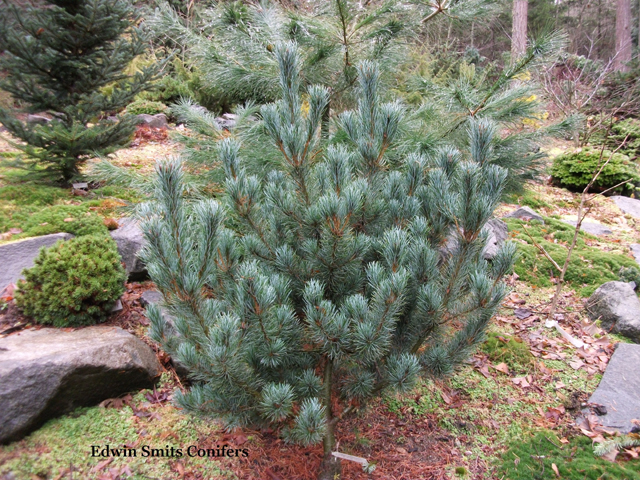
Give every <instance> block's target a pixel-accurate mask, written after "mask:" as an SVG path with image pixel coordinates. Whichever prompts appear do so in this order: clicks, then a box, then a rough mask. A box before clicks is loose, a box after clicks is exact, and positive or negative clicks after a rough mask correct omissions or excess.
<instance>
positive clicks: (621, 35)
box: [613, 0, 632, 72]
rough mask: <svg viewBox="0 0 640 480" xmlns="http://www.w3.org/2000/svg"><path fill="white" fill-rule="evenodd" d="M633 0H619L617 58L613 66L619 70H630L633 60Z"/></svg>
mask: <svg viewBox="0 0 640 480" xmlns="http://www.w3.org/2000/svg"><path fill="white" fill-rule="evenodd" d="M631 47H632V45H631V0H618V4H617V8H616V58H615V59H614V61H613V68H614V69H615V70H616V71H617V72H627V71H629V67H628V65H627V64H628V63H629V62H630V61H631Z"/></svg>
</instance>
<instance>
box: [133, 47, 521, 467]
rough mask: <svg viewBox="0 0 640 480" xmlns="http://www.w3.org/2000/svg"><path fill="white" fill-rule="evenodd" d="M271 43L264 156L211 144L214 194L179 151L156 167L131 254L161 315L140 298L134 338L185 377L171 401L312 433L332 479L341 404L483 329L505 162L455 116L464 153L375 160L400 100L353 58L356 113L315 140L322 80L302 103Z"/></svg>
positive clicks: (497, 295) (496, 267)
mask: <svg viewBox="0 0 640 480" xmlns="http://www.w3.org/2000/svg"><path fill="white" fill-rule="evenodd" d="M274 50H275V58H276V61H277V62H278V65H279V69H280V86H281V91H282V99H281V100H279V101H277V102H275V103H272V104H269V105H266V106H264V107H263V108H262V109H261V116H262V119H263V122H264V128H265V129H266V130H267V131H268V133H269V135H270V137H271V140H272V141H273V143H274V144H275V145H276V146H277V148H278V149H279V150H280V151H281V157H280V162H279V164H278V165H276V166H274V168H273V169H272V171H270V172H269V173H268V174H267V175H266V176H263V177H257V176H254V175H250V174H248V173H247V171H246V170H245V168H244V167H243V162H242V160H241V159H240V145H239V144H238V143H236V142H235V141H234V140H233V139H231V138H227V139H225V140H223V141H222V142H221V143H220V146H219V149H220V152H219V154H220V158H222V160H223V164H224V170H225V172H226V183H225V195H224V198H223V200H222V201H221V202H217V201H214V200H210V199H204V200H202V199H201V197H199V196H197V195H195V196H194V195H190V192H191V191H190V189H189V188H188V185H187V183H186V182H185V179H184V174H183V171H182V169H181V164H180V162H179V161H176V160H174V161H170V162H168V163H164V164H159V165H158V167H157V179H156V181H155V201H152V202H150V203H148V204H147V205H146V206H145V208H144V209H143V211H142V212H141V213H142V215H143V217H145V219H146V220H145V222H144V223H143V231H144V233H145V236H146V239H147V246H146V247H145V250H144V252H143V256H144V260H145V261H146V263H147V266H148V269H149V273H150V275H151V277H152V279H153V280H154V281H155V282H156V285H157V286H158V288H159V289H160V291H161V292H162V293H163V297H164V307H165V308H166V309H167V311H168V312H169V313H170V315H171V316H172V317H173V320H172V321H171V322H167V321H166V320H165V318H164V317H163V316H162V314H161V313H160V310H159V308H157V307H153V306H152V307H150V308H149V316H150V318H151V325H152V326H151V331H150V334H151V336H152V338H154V339H155V340H156V341H158V342H160V343H161V344H162V345H163V346H164V348H165V349H166V350H167V351H168V352H170V353H171V355H173V356H174V358H175V359H176V360H178V361H179V362H181V363H182V364H184V365H185V366H186V367H187V368H188V370H189V371H190V372H191V378H192V380H193V382H194V383H193V386H192V387H191V389H190V390H189V391H188V392H187V393H180V392H177V393H176V396H175V398H176V400H177V402H178V403H179V405H181V406H182V407H183V408H185V409H187V410H190V411H193V412H200V413H202V414H206V415H214V416H217V417H221V418H223V419H224V420H225V421H226V422H227V423H228V425H229V426H238V425H246V424H271V425H279V426H281V427H282V430H281V432H282V434H283V436H284V437H285V438H287V439H288V440H290V441H295V442H300V443H303V444H314V443H319V442H322V443H323V446H324V455H325V456H324V460H323V464H322V466H321V469H320V470H321V473H320V478H323V479H333V478H335V477H334V475H335V474H336V473H337V472H338V471H339V467H340V465H339V462H338V461H337V460H336V459H335V458H334V457H333V456H332V455H331V452H332V451H333V450H334V449H335V446H336V438H335V433H334V432H335V426H336V424H337V423H338V422H339V421H340V419H341V418H343V417H344V415H346V414H348V413H349V412H351V411H353V410H354V409H356V408H358V407H360V406H362V405H365V404H366V402H367V401H368V400H370V399H372V398H375V397H376V396H378V395H380V394H381V393H382V392H383V391H398V390H406V389H408V388H410V387H411V386H412V385H413V383H414V381H415V380H416V379H417V378H418V376H420V375H431V376H442V375H447V374H450V373H452V372H453V371H454V369H455V367H456V365H458V364H459V363H460V362H462V361H463V360H465V359H466V358H468V356H469V354H470V353H471V352H472V351H473V349H474V347H475V346H476V345H477V344H478V343H479V342H481V341H482V340H483V336H484V331H485V329H486V327H487V324H488V322H489V321H490V319H491V317H492V316H493V315H494V313H495V311H496V309H497V308H498V306H499V304H500V302H501V300H502V299H503V297H504V294H505V287H504V284H503V282H502V281H501V278H502V277H503V275H505V273H507V272H508V271H510V269H511V268H512V262H513V256H514V251H515V249H514V245H513V244H510V243H506V244H504V246H503V247H502V248H501V250H500V251H499V252H498V254H497V255H496V257H495V258H494V259H493V260H492V262H491V263H489V262H487V261H486V260H484V259H483V256H482V252H483V249H484V247H485V244H486V242H487V231H486V229H484V226H485V224H486V222H487V221H488V220H489V219H490V217H491V215H492V213H493V210H494V208H495V207H496V205H497V204H498V202H499V199H500V196H501V193H502V188H503V185H504V183H505V178H506V171H505V170H504V169H502V168H500V167H498V166H495V165H493V164H492V163H491V162H490V159H491V157H492V154H493V142H494V133H495V130H494V128H493V127H492V125H491V124H490V123H489V122H486V121H480V122H471V123H470V126H469V136H470V143H471V146H472V147H471V149H470V155H469V157H463V156H462V155H461V154H460V152H458V151H457V150H455V149H454V148H445V149H442V150H440V151H439V152H438V153H437V155H435V156H433V157H432V158H426V157H424V156H421V155H419V154H409V155H406V156H405V157H404V158H402V159H401V160H397V161H396V162H395V163H394V164H393V166H392V165H390V164H388V163H387V159H386V155H385V153H386V152H387V151H388V150H389V149H390V148H391V147H392V145H393V142H394V138H395V137H396V135H397V133H398V130H397V126H398V124H399V122H400V120H401V118H402V116H403V115H405V111H404V108H403V106H402V105H401V104H399V103H385V104H381V103H380V101H379V93H378V83H379V70H378V69H377V67H376V66H375V64H373V63H370V62H364V63H362V64H361V65H360V66H359V67H358V81H359V96H358V104H357V105H358V106H357V109H356V110H354V111H348V112H345V113H344V114H343V115H341V117H340V123H341V126H342V128H343V129H344V131H345V132H346V135H347V136H348V138H349V144H348V146H346V145H340V146H330V147H328V148H327V149H326V151H323V150H322V149H320V138H321V136H320V131H319V130H320V124H321V117H322V112H323V110H324V108H325V106H326V104H327V102H328V101H329V92H328V90H327V89H326V88H324V87H318V86H311V87H309V88H308V89H307V91H306V94H305V97H304V98H305V99H306V103H304V101H303V99H302V96H301V95H300V93H299V87H300V81H301V80H300V76H299V73H300V58H299V56H298V54H297V50H296V46H295V44H292V43H284V44H279V45H277V46H275V48H274ZM191 193H192V192H191Z"/></svg>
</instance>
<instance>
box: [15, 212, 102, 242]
mask: <svg viewBox="0 0 640 480" xmlns="http://www.w3.org/2000/svg"><path fill="white" fill-rule="evenodd" d="M89 207H90V205H89V204H87V203H85V204H82V205H53V206H51V207H46V208H43V209H41V210H39V211H36V212H33V213H27V212H28V211H22V212H20V214H18V216H17V217H18V218H14V220H18V222H19V225H20V226H21V227H20V228H22V230H23V233H22V234H20V235H19V236H16V237H13V239H16V238H25V237H35V236H39V235H48V234H50V233H58V232H66V233H71V234H73V235H76V236H82V235H106V234H107V227H105V226H104V223H103V221H102V218H100V217H99V216H98V215H96V214H95V213H93V212H91V211H90V210H89Z"/></svg>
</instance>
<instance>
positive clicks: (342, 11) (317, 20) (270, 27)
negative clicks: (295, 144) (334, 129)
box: [149, 0, 477, 111]
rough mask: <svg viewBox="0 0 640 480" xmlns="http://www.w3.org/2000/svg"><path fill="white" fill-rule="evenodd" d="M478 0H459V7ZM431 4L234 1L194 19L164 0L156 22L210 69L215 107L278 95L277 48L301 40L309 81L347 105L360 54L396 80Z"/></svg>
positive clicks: (339, 106) (206, 75) (336, 103)
mask: <svg viewBox="0 0 640 480" xmlns="http://www.w3.org/2000/svg"><path fill="white" fill-rule="evenodd" d="M474 2H475V0H464V1H459V2H456V4H457V7H458V8H457V9H458V10H461V8H460V7H462V6H464V5H466V4H467V3H474ZM475 3H477V2H475ZM423 10H424V8H423V7H422V6H420V5H419V4H416V3H414V2H399V1H383V2H356V1H353V0H320V1H316V2H310V3H307V4H306V5H304V6H301V7H300V8H296V9H293V8H283V6H282V5H281V4H280V3H279V2H271V1H262V2H259V3H258V2H256V3H255V4H247V3H246V2H240V1H232V2H218V3H217V4H216V5H214V6H212V7H209V8H204V9H200V10H199V11H198V12H197V14H196V19H195V21H194V20H191V19H189V18H186V17H185V16H184V15H182V14H181V13H180V11H179V9H174V8H172V7H171V5H170V3H169V2H160V3H159V6H158V8H157V9H156V12H155V15H154V16H153V17H151V18H150V19H149V22H150V24H151V25H152V26H153V28H154V30H155V32H156V34H157V35H158V36H159V37H160V38H162V39H165V40H168V41H171V42H172V43H175V44H177V45H180V46H182V48H183V49H184V51H185V52H187V53H186V56H187V58H188V63H189V64H190V66H191V67H192V68H194V69H195V70H196V71H198V72H201V73H202V76H203V80H204V83H203V87H204V88H205V89H206V90H207V91H208V92H209V93H210V94H211V96H212V97H213V98H215V99H216V100H215V105H207V107H209V108H213V109H222V110H225V111H229V109H230V108H231V107H232V106H233V105H235V104H242V103H244V102H246V101H253V102H257V103H265V102H271V101H274V100H275V99H277V98H278V97H279V95H280V90H279V85H278V75H279V73H278V64H277V62H275V60H274V57H273V55H272V52H273V50H274V47H275V45H276V43H278V42H282V41H295V42H297V43H298V45H299V51H300V56H301V65H300V67H301V86H303V87H304V88H306V87H307V86H309V85H315V84H318V85H324V86H326V87H327V88H329V90H330V103H331V108H332V109H335V110H336V111H342V110H344V109H345V108H347V107H348V106H350V105H352V101H353V99H354V97H353V92H354V87H355V86H356V83H357V79H356V77H357V73H356V65H357V64H358V63H359V62H360V61H362V60H365V59H368V60H373V61H376V62H377V63H378V65H379V66H380V69H381V75H382V76H383V77H384V78H385V79H386V80H388V81H389V82H390V83H391V82H393V81H394V79H395V77H396V76H397V74H398V71H399V70H400V67H401V65H403V64H405V63H406V61H407V59H408V54H407V48H406V47H407V43H408V42H407V40H408V39H409V38H410V37H411V35H412V34H413V31H414V29H415V28H416V27H417V25H419V23H420V19H421V16H422V12H423ZM444 11H447V9H446V8H445V10H444ZM441 13H442V11H437V12H436V15H439V14H441ZM457 13H460V12H459V11H458V12H457Z"/></svg>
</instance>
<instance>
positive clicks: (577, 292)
mask: <svg viewBox="0 0 640 480" xmlns="http://www.w3.org/2000/svg"><path fill="white" fill-rule="evenodd" d="M178 152H179V147H178V145H177V144H175V143H174V142H172V141H171V140H170V139H169V138H166V137H163V138H159V137H157V136H154V135H151V136H149V135H146V134H139V135H138V136H137V144H136V145H134V146H132V147H131V148H129V149H126V150H121V151H120V152H119V153H118V154H117V156H116V158H115V160H114V163H116V164H118V165H121V166H125V167H127V168H131V169H133V170H135V171H137V172H140V173H145V174H146V173H149V172H151V171H152V169H153V165H154V163H155V161H156V160H158V159H161V158H165V157H167V156H169V155H173V154H176V153H178ZM12 155H13V153H12V149H11V147H10V146H9V145H7V144H3V143H0V156H4V158H11V157H12ZM96 187H97V188H96V189H94V190H92V191H91V194H90V195H89V196H75V195H73V194H72V193H71V192H70V191H67V190H65V191H64V192H61V191H60V189H54V187H46V188H41V187H40V186H39V185H38V184H35V183H34V182H32V181H31V180H30V179H29V177H25V176H24V175H23V174H22V173H20V172H19V171H17V170H15V169H11V168H5V169H3V170H2V171H0V232H8V231H9V232H10V231H11V230H10V229H14V230H13V232H14V233H13V234H9V235H8V236H7V237H0V241H2V240H5V241H6V240H9V239H10V238H11V236H13V237H14V238H15V237H18V238H19V237H20V236H21V235H25V234H28V228H30V227H28V226H27V223H26V220H25V219H26V218H27V217H29V216H31V215H33V214H34V212H36V213H37V212H42V211H45V212H46V211H47V209H52V208H54V207H56V208H58V206H60V205H66V206H75V207H76V208H84V206H86V208H87V209H90V211H93V212H96V213H97V214H99V215H101V216H102V217H104V218H110V217H117V216H118V215H121V210H120V209H119V208H118V207H120V206H122V205H125V204H126V203H127V202H135V201H139V197H138V196H137V195H138V194H137V193H136V192H130V191H127V190H126V189H116V188H112V187H104V186H96ZM50 189H51V190H50ZM34 199H35V200H34ZM508 202H509V203H505V204H503V205H502V206H501V207H500V209H499V210H498V211H497V212H496V216H502V215H503V214H504V213H507V212H509V211H512V210H514V209H515V208H516V207H517V206H518V205H528V206H531V207H532V208H534V210H536V211H538V212H539V213H540V214H542V215H543V216H544V217H545V225H544V226H540V225H538V226H535V227H533V226H532V227H530V228H532V230H530V231H528V235H527V234H526V233H527V232H525V230H526V225H523V224H522V222H520V221H514V220H510V221H509V222H508V223H509V227H510V237H511V238H512V239H514V240H515V241H517V242H519V243H520V244H521V247H522V251H523V252H524V253H523V255H522V257H521V260H520V261H519V264H517V265H516V269H515V272H514V274H513V275H512V276H511V277H510V278H509V279H508V283H509V285H510V287H511V293H510V294H509V296H508V297H507V299H506V300H505V302H504V304H503V306H502V308H501V310H500V312H499V315H498V316H497V317H496V318H495V319H494V321H493V322H492V325H491V327H490V331H489V335H488V339H487V341H486V342H485V343H484V344H483V345H482V347H481V349H480V350H479V351H478V352H477V353H476V354H475V355H474V356H473V357H472V358H471V359H469V361H468V362H467V364H465V365H464V366H463V367H462V368H461V369H460V371H458V372H457V373H456V375H454V376H452V377H451V378H448V379H446V380H443V381H437V382H433V381H424V382H422V383H420V384H419V385H418V386H417V387H416V388H415V389H414V390H413V391H412V392H410V393H407V394H403V395H389V396H385V397H383V398H381V399H380V400H378V401H376V402H374V403H373V404H371V405H369V406H368V407H367V408H365V409H363V410H362V411H360V412H358V414H357V415H354V416H352V417H350V418H348V419H346V420H345V421H343V422H342V424H341V425H340V426H339V429H338V440H339V445H338V449H339V450H340V451H341V452H343V453H348V454H351V455H356V456H360V457H364V458H366V459H367V460H368V461H369V462H370V464H375V466H376V469H375V470H374V471H373V473H369V474H366V473H364V472H363V471H362V468H361V467H360V466H359V465H358V464H356V463H353V462H346V461H344V462H343V478H345V479H368V478H371V479H390V480H392V479H393V480H400V479H406V480H409V479H453V478H461V479H511V480H515V479H556V478H565V479H576V480H577V479H594V480H595V479H603V480H605V479H611V480H614V479H615V480H621V479H634V480H640V460H639V459H638V456H639V454H640V448H636V449H627V450H626V451H623V452H621V453H620V454H619V455H618V456H617V458H615V459H614V461H611V460H607V459H605V458H599V457H595V456H594V454H593V450H592V439H591V437H597V436H598V435H601V434H602V433H601V432H599V431H598V427H597V425H596V424H595V423H589V422H588V421H587V422H585V421H584V420H582V421H581V420H577V418H578V417H579V414H580V413H581V411H582V410H583V408H584V407H585V406H586V405H585V404H586V402H587V401H588V398H589V396H590V395H591V394H592V393H593V391H594V390H595V388H596V387H597V385H598V383H599V381H600V378H601V376H602V373H603V372H604V370H605V368H606V365H607V363H608V361H609V358H610V357H611V355H612V353H613V350H614V345H615V343H617V342H619V341H624V339H622V338H621V337H618V336H615V335H611V334H607V332H604V331H602V330H601V329H600V328H599V327H598V325H596V324H593V323H591V322H589V320H588V318H587V315H586V312H585V308H584V298H585V296H588V295H589V293H590V292H592V291H593V290H594V289H595V288H596V287H597V286H598V285H600V284H601V283H603V282H605V281H608V280H610V279H617V271H613V269H614V268H619V266H621V265H622V266H626V265H633V264H634V260H633V257H632V256H631V253H630V251H629V248H628V246H629V244H630V243H640V241H639V240H640V221H636V220H634V219H632V218H631V217H629V216H627V215H624V214H623V213H622V212H621V211H620V210H619V209H618V208H617V207H616V206H615V204H614V203H613V202H612V201H611V200H610V199H607V198H601V199H596V201H595V206H594V208H593V210H592V211H591V213H590V216H589V219H590V220H596V221H600V222H601V223H603V224H606V225H607V226H609V227H610V228H611V230H612V231H613V232H614V233H613V234H612V235H609V236H608V237H593V236H591V235H586V234H582V233H581V234H580V244H579V248H578V250H577V255H576V259H575V269H576V272H579V273H575V274H574V276H573V277H570V278H569V279H568V284H567V286H566V287H565V289H564V291H563V295H562V298H561V301H560V306H559V310H558V316H557V319H558V320H559V323H560V324H561V325H562V327H563V328H564V329H565V331H567V332H568V333H569V334H570V335H572V336H573V337H575V338H578V339H580V340H582V341H583V342H584V343H585V347H582V348H580V349H577V348H575V347H574V346H573V345H572V344H571V343H569V342H568V341H567V340H566V339H565V338H564V337H563V336H561V335H560V334H559V333H558V332H557V331H556V330H555V329H550V328H546V327H545V320H546V312H547V311H548V309H549V305H550V299H551V297H552V294H553V291H554V289H555V287H554V283H555V274H554V273H553V270H552V269H551V268H550V263H549V262H548V260H546V259H545V258H544V257H543V256H542V255H541V254H540V253H539V252H538V251H537V250H535V248H534V247H533V245H532V244H531V237H533V238H535V239H536V241H537V242H538V243H539V244H542V245H543V246H545V248H548V249H549V251H550V252H551V255H552V256H555V255H556V254H558V252H561V250H558V249H563V248H565V247H564V245H566V243H567V235H570V234H571V227H569V226H568V225H565V224H563V223H562V222H561V220H562V219H563V218H571V215H575V212H576V207H577V204H578V202H579V197H578V195H576V194H574V193H571V192H568V191H567V190H564V189H559V188H555V187H553V186H550V185H547V184H530V185H527V188H526V190H525V192H523V194H521V195H517V196H512V197H510V198H509V199H508ZM44 223H47V222H44ZM532 249H533V250H532ZM554 249H555V250H554ZM565 251H566V249H565ZM554 258H555V257H554ZM611 259H614V260H615V261H613V263H611V262H612V260H611ZM152 288H153V284H152V283H151V282H141V283H130V284H127V291H126V293H125V295H124V297H123V306H124V308H123V310H122V311H120V312H118V313H116V314H114V315H112V317H111V318H110V319H109V321H108V322H107V324H108V325H113V326H120V327H122V328H124V329H126V330H128V331H130V332H131V333H133V334H135V335H137V336H139V337H140V338H142V339H143V340H144V341H146V342H147V343H149V344H150V345H152V346H153V348H154V349H155V351H156V352H157V354H158V358H159V359H160V361H161V363H162V364H163V365H164V366H165V368H166V370H165V372H164V373H163V375H162V378H161V380H160V382H159V384H158V385H157V386H156V388H155V389H153V390H144V391H141V392H139V393H137V394H135V395H127V396H124V397H122V398H118V399H110V400H107V401H104V402H102V403H101V404H100V405H99V406H96V407H91V408H83V409H79V410H77V411H75V412H73V413H71V414H69V415H65V416H63V417H60V418H58V419H54V420H51V421H50V422H48V423H47V424H46V425H45V426H44V427H42V428H41V429H39V430H38V431H36V432H34V433H32V434H31V435H30V436H28V437H27V438H25V439H24V440H22V441H19V442H15V443H13V444H10V445H8V446H4V447H0V478H4V479H7V480H9V479H19V480H21V479H29V480H35V479H56V480H62V479H68V478H69V479H71V478H76V479H98V480H107V479H109V480H117V479H184V480H191V479H270V480H294V479H313V478H315V476H316V471H317V467H318V465H319V462H320V457H321V448H320V447H306V448H305V447H300V446H296V445H290V444H287V443H285V442H284V441H282V440H280V439H279V438H278V436H277V432H274V431H271V430H259V431H255V430H248V429H242V430H238V431H235V432H231V433H229V432H225V431H224V430H223V429H222V428H221V425H220V424H219V423H218V422H217V421H215V420H212V419H206V418H196V417H193V416H191V415H186V414H184V413H182V412H181V411H180V410H178V409H177V408H176V407H175V406H173V404H172V402H171V398H172V392H173V391H174V390H175V389H176V388H184V386H183V384H182V382H181V380H180V379H179V378H178V377H177V375H176V374H175V372H174V371H173V370H172V369H171V367H170V364H169V358H168V357H167V355H166V354H164V353H163V352H161V351H159V350H158V349H157V347H156V346H155V345H153V344H152V342H151V341H150V340H149V339H148V337H147V336H146V329H147V326H148V324H149V322H148V320H147V318H146V316H145V310H144V308H143V307H142V306H141V304H140V296H141V295H142V292H144V291H145V290H148V289H152ZM4 315H5V316H6V315H8V310H6V309H5V310H4ZM12 315H14V316H13V317H12V323H16V322H24V323H25V324H27V325H28V322H29V320H28V319H24V318H22V317H20V316H19V314H17V315H16V312H15V311H13V313H12ZM2 317H3V312H0V323H2ZM0 330H2V328H0ZM593 418H594V417H590V419H591V420H593ZM107 444H108V445H110V446H111V447H116V446H117V447H121V446H123V445H126V446H127V447H129V448H137V450H138V452H140V449H141V448H142V447H143V446H145V445H147V446H149V447H150V448H156V449H163V448H165V447H169V448H170V447H172V446H173V447H175V448H182V450H183V452H184V454H183V456H182V457H180V458H177V457H168V456H164V457H156V458H145V457H141V456H138V457H135V458H133V457H126V458H100V457H92V456H91V447H92V446H94V445H99V446H101V447H100V448H102V447H104V446H106V445H107ZM191 445H195V446H197V447H198V448H204V449H206V448H218V446H219V447H222V446H223V445H228V446H229V447H230V448H241V449H247V451H248V457H246V458H242V457H240V458H220V457H216V458H200V457H197V456H195V457H190V456H188V455H187V454H186V449H187V448H188V447H189V446H191ZM9 472H12V474H13V476H11V475H10V474H9ZM3 475H4V477H3Z"/></svg>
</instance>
